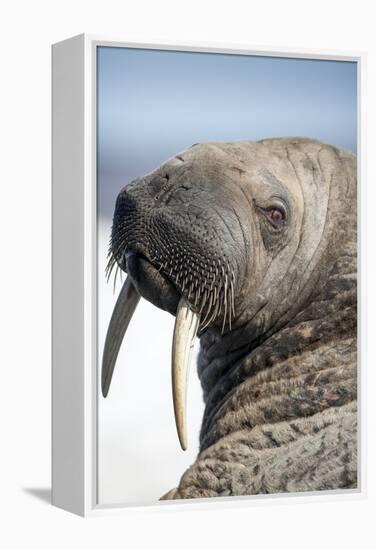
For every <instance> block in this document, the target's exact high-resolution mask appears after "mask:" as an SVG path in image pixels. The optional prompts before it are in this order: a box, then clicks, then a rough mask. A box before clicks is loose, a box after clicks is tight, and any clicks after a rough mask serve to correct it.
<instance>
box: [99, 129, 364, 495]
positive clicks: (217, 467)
mask: <svg viewBox="0 0 376 550" xmlns="http://www.w3.org/2000/svg"><path fill="white" fill-rule="evenodd" d="M356 186H357V183H356V158H355V156H354V155H352V154H351V153H350V152H347V151H344V150H341V149H339V148H336V147H334V146H332V145H327V144H324V143H321V142H319V141H316V140H313V139H305V138H275V139H263V140H261V141H256V142H251V141H244V142H243V141H242V142H230V143H225V142H208V143H201V144H196V145H194V146H192V147H191V148H190V149H188V150H186V151H184V152H183V153H179V154H178V155H176V156H175V157H174V158H171V159H169V160H167V161H166V162H165V163H163V164H162V165H161V166H160V167H159V168H157V169H156V170H155V171H153V172H152V173H149V174H147V175H145V176H144V177H140V178H138V179H136V180H134V181H132V182H131V183H129V184H128V185H126V186H125V187H124V188H123V189H122V190H121V192H120V193H119V195H118V197H117V201H116V206H115V211H114V217H113V226H112V232H111V241H110V251H109V263H108V275H111V271H112V270H113V269H114V267H115V266H116V267H117V269H121V270H122V271H124V272H126V273H127V275H128V276H127V279H126V281H125V283H124V286H123V288H122V290H121V292H120V295H119V298H118V301H117V303H116V306H115V308H114V312H113V315H112V318H111V321H110V325H109V329H108V333H107V337H106V343H105V348H104V353H103V365H102V392H103V395H104V396H106V395H107V393H108V390H109V386H110V382H111V377H112V373H113V369H114V366H115V362H116V357H117V353H118V351H119V348H120V345H121V342H122V339H123V336H124V333H125V331H126V328H127V326H128V323H129V322H130V319H131V317H132V314H133V312H134V310H135V308H136V306H137V303H138V301H139V299H140V296H142V297H144V298H145V299H146V300H149V301H150V302H152V303H153V304H154V305H155V306H157V307H159V308H161V309H163V310H165V311H168V312H169V313H171V314H172V315H174V316H176V321H175V329H174V335H173V346H172V386H173V401H174V411H175V420H176V426H177V432H178V436H179V440H180V444H181V447H182V448H183V449H185V448H186V446H187V428H186V420H185V394H186V376H187V369H188V367H189V362H190V351H191V348H192V345H193V342H194V339H195V337H196V336H198V337H199V339H200V352H199V357H198V365H197V367H198V375H199V378H200V381H201V385H202V390H203V397H204V402H205V411H204V417H203V421H202V427H201V432H200V450H199V454H198V456H197V459H196V461H195V462H194V464H193V465H192V466H191V467H190V468H189V469H188V470H187V471H186V472H185V473H183V475H182V477H181V479H180V482H179V483H178V485H177V487H176V488H175V489H173V490H171V491H169V492H168V493H167V494H166V495H164V496H162V497H161V498H163V499H187V498H203V497H219V496H230V495H250V494H259V493H280V492H298V491H317V490H331V489H349V488H355V487H357V405H356V395H357V350H356V347H357V339H356V331H357V313H356V310H357V283H356V269H357V268H356V262H357V257H356V254H357V244H356V243H357V240H356V228H357V223H356V222H357V212H356V210H357V201H356V195H357V193H356Z"/></svg>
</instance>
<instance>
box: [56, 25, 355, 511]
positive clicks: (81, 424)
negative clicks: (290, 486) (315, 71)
mask: <svg viewBox="0 0 376 550" xmlns="http://www.w3.org/2000/svg"><path fill="white" fill-rule="evenodd" d="M98 46H116V47H126V48H144V49H159V50H164V49H165V50H175V51H192V52H213V53H228V54H238V55H259V56H263V55H267V56H275V57H294V58H304V59H328V60H345V61H353V62H355V63H357V71H358V73H357V74H358V205H359V211H358V226H359V233H358V235H359V236H358V239H359V241H358V252H359V254H358V275H359V286H358V288H359V290H358V292H359V295H358V303H359V306H360V307H359V317H358V343H359V346H358V349H359V352H358V353H359V355H358V385H359V413H358V414H359V446H358V449H359V455H358V456H359V459H358V468H359V486H358V488H357V489H356V490H348V491H343V490H341V491H330V492H319V493H312V494H311V493H309V494H307V493H304V494H297V493H296V494H292V493H290V494H283V495H268V496H265V495H258V496H247V497H229V498H214V499H203V500H194V501H192V500H190V501H174V502H170V501H163V502H159V503H154V504H153V503H151V504H149V505H148V508H149V509H150V507H152V508H155V509H156V510H157V509H160V508H161V507H166V506H167V507H170V508H171V509H182V507H183V508H184V507H186V508H189V507H210V508H211V509H212V508H214V507H221V506H239V505H241V506H250V505H266V504H268V502H269V500H270V499H273V501H274V502H278V503H282V502H285V503H287V502H291V501H294V500H295V501H304V500H306V499H311V498H314V499H316V500H325V501H327V500H328V499H343V498H347V499H350V498H351V499H356V498H363V497H364V496H365V494H366V481H365V476H366V471H365V470H366V465H365V455H366V453H365V441H364V437H363V434H364V422H363V419H364V411H365V406H366V403H365V376H366V374H365V372H364V368H365V361H363V352H364V350H365V342H364V338H365V336H364V331H363V325H364V320H365V301H364V288H365V267H364V260H365V259H364V254H363V250H364V248H363V247H364V240H363V235H364V228H365V218H364V212H365V208H364V203H365V185H364V181H365V159H364V139H365V129H364V113H363V111H362V106H363V95H364V79H365V62H366V58H365V54H363V53H343V52H324V51H309V50H304V51H295V50H284V51H275V50H272V49H270V50H268V49H266V48H262V49H259V48H255V47H251V46H248V45H247V46H242V47H239V46H236V48H235V47H233V46H232V45H224V44H194V43H192V44H189V43H185V44H176V43H174V44H138V43H127V42H125V41H122V40H114V39H111V38H103V37H96V36H90V35H84V34H82V35H79V36H76V37H73V38H69V39H67V40H65V41H63V42H59V43H57V44H54V45H53V47H52V100H53V103H52V187H53V194H52V216H53V226H52V233H53V251H52V274H53V283H52V297H53V311H52V503H53V504H54V505H55V506H58V507H60V508H63V509H65V510H68V511H70V512H73V513H76V514H79V515H81V516H92V515H98V514H103V513H113V512H114V510H115V509H116V510H117V511H118V510H119V509H120V508H121V509H122V510H124V511H127V512H129V511H131V510H132V511H136V510H138V511H142V510H143V509H144V507H143V506H128V507H126V508H122V507H119V506H118V505H117V506H115V505H114V506H103V505H99V504H98V490H97V487H98V476H97V408H98V393H99V392H98V388H97V369H98V360H97V357H96V338H97V328H96V308H97V290H96V289H97V281H96V265H97V258H96V238H97V237H96V235H97V233H96V231H97V230H96V223H97V220H96V207H97V203H96V50H97V47H98Z"/></svg>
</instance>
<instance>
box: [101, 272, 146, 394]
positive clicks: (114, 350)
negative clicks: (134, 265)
mask: <svg viewBox="0 0 376 550" xmlns="http://www.w3.org/2000/svg"><path fill="white" fill-rule="evenodd" d="M139 300H140V294H139V293H138V291H137V290H136V288H135V286H134V285H133V283H132V281H131V279H130V278H129V277H127V279H126V280H125V282H124V284H123V287H122V289H121V291H120V294H119V296H118V299H117V302H116V304H115V307H114V311H113V312H112V316H111V320H110V324H109V326H108V329H107V335H106V340H105V344H104V351H103V358H102V394H103V397H106V396H107V394H108V390H109V388H110V384H111V379H112V375H113V372H114V368H115V363H116V358H117V356H118V353H119V349H120V346H121V343H122V341H123V338H124V334H125V333H126V330H127V328H128V325H129V322H130V320H131V319H132V316H133V313H134V312H135V309H136V307H137V304H138V302H139Z"/></svg>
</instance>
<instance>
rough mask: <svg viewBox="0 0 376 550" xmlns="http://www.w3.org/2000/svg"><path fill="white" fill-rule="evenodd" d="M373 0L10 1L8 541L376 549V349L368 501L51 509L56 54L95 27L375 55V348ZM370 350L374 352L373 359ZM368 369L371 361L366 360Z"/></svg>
mask: <svg viewBox="0 0 376 550" xmlns="http://www.w3.org/2000/svg"><path fill="white" fill-rule="evenodd" d="M372 4H373V2H370V1H369V2H367V1H358V2H356V3H351V4H350V3H345V2H344V1H343V0H332V1H331V2H328V1H327V0H315V2H314V3H312V2H301V0H297V1H293V0H285V2H280V1H278V0H275V1H264V2H257V3H256V2H251V1H250V0H247V1H244V2H242V1H240V0H233V1H232V2H223V3H221V2H220V1H219V0H217V1H209V0H208V1H206V2H204V1H203V0H190V2H184V3H179V2H177V1H176V0H175V1H173V0H158V1H155V2H152V1H150V2H147V1H146V0H138V2H126V1H124V0H123V1H122V2H118V1H114V0H107V1H106V2H99V1H96V0H92V1H91V2H89V1H88V0H87V1H79V0H74V1H73V0H65V1H64V2H57V1H50V2H44V1H42V0H34V2H26V1H22V2H17V1H16V0H14V1H13V2H12V3H10V2H7V3H4V4H3V6H2V10H1V22H0V25H1V29H0V30H1V33H0V36H1V40H2V48H1V50H0V52H1V53H0V55H1V64H0V67H1V73H0V75H1V87H0V93H1V101H0V121H1V130H2V131H1V136H0V139H1V149H0V150H1V164H0V167H1V172H0V173H1V216H0V224H1V225H0V235H1V258H2V270H1V274H2V284H1V299H0V304H1V312H2V315H1V323H2V327H1V335H2V338H1V343H2V345H1V369H2V371H1V372H2V392H1V399H0V408H1V411H0V412H1V420H2V423H1V426H2V430H1V440H0V441H1V454H0V457H1V459H0V461H1V465H2V466H1V469H0V476H1V478H0V481H1V484H0V487H1V493H2V498H1V516H0V518H1V525H2V527H1V530H0V543H1V546H2V547H4V548H10V549H13V548H16V549H18V548H22V549H23V548H38V549H40V550H42V549H44V548H56V549H60V548H64V549H65V548H67V547H70V548H80V547H83V546H85V548H111V549H114V548H124V547H125V546H128V547H129V548H148V547H152V548H164V549H168V548H176V547H179V548H182V549H184V548H192V547H195V548H205V547H209V546H210V547H213V546H216V548H229V547H231V548H236V547H240V546H241V545H247V547H249V546H252V547H256V546H262V547H263V548H275V547H278V548H285V547H286V548H289V549H295V548H296V549H298V548H299V549H301V548H302V547H304V548H305V550H309V549H315V550H317V548H320V549H326V548H332V547H340V548H342V549H353V548H354V547H359V548H362V549H371V548H374V543H375V535H374V518H375V504H376V485H375V481H376V474H375V468H374V464H375V463H376V448H375V436H374V434H375V433H376V429H375V428H376V425H375V412H376V406H375V399H374V396H373V391H374V388H375V387H376V376H375V369H374V355H375V354H374V352H373V351H372V348H371V346H369V350H368V369H367V370H368V372H367V386H368V387H369V388H370V390H369V413H368V422H367V424H368V426H367V430H368V433H369V444H368V447H369V456H368V464H369V471H368V478H369V490H368V493H369V496H368V498H367V499H366V500H362V501H358V502H348V501H346V500H344V501H342V502H320V503H317V502H310V503H304V504H303V503H301V504H291V503H289V501H288V500H287V499H286V503H285V504H283V505H276V504H273V503H269V504H268V505H267V506H265V505H260V506H252V507H251V508H234V509H226V508H223V509H221V510H220V511H218V510H216V511H214V510H210V509H209V510H207V511H200V512H197V511H189V512H185V513H181V512H174V513H171V512H168V511H167V510H165V509H164V510H163V511H160V512H157V513H155V512H154V513H153V512H148V513H145V512H142V513H133V514H132V515H127V516H125V515H120V516H119V515H115V516H113V517H103V518H98V519H95V520H86V521H85V520H82V519H80V518H77V517H74V516H72V515H69V514H68V513H66V512H63V511H61V510H58V509H54V508H52V507H50V506H49V505H48V504H47V503H46V499H47V498H48V489H49V477H50V458H49V453H50V397H49V395H50V267H49V266H50V159H49V155H50V49H49V46H50V44H51V43H52V42H56V41H58V40H61V39H63V38H66V37H68V36H71V35H74V34H78V33H80V32H82V31H85V32H89V33H90V32H91V33H96V34H104V35H106V34H107V35H108V34H109V35H111V36H118V37H119V38H123V39H128V40H138V41H145V42H147V41H149V42H150V41H153V40H154V41H159V42H163V41H166V40H171V41H173V40H176V41H183V40H196V41H200V40H202V41H208V40H211V41H217V42H218V41H222V42H224V43H233V44H236V43H238V44H242V43H243V44H244V43H246V44H250V45H254V46H262V45H267V46H272V47H274V48H276V49H278V48H280V49H283V48H284V47H296V48H325V49H327V48H329V49H343V50H364V51H367V50H368V51H369V63H368V65H369V68H368V74H369V76H368V97H369V101H368V103H367V113H366V119H367V123H368V139H369V141H368V147H367V150H368V161H369V167H368V180H369V185H368V199H367V208H368V212H369V230H368V231H369V241H370V246H369V249H368V252H367V264H368V266H369V269H370V274H369V277H368V278H369V282H370V284H369V288H368V295H367V299H366V300H365V305H366V306H367V309H368V314H369V315H368V316H369V321H368V323H369V325H368V330H369V335H370V336H369V340H370V341H371V342H370V343H373V340H372V336H373V334H374V328H375V327H374V321H375V319H374V310H375V307H374V306H375V292H374V287H373V285H372V286H371V283H372V280H373V279H374V276H375V273H374V263H375V252H374V251H375V247H374V246H372V244H374V243H373V241H374V238H373V235H374V234H375V229H376V228H375V215H374V212H373V210H374V204H375V199H376V197H375V186H374V185H373V182H374V181H375V179H376V170H375V160H374V151H375V150H376V126H375V121H376V112H375V111H376V109H375V106H376V102H375V100H374V98H375V97H376V44H375V38H374V16H373V14H372V9H371V6H372ZM363 355H364V356H365V355H366V353H364V354H363ZM364 366H366V365H364Z"/></svg>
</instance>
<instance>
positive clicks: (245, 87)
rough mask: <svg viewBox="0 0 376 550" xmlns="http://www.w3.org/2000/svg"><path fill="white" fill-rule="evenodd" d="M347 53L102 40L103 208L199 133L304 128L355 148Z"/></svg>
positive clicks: (226, 137)
mask: <svg viewBox="0 0 376 550" xmlns="http://www.w3.org/2000/svg"><path fill="white" fill-rule="evenodd" d="M356 73H357V67H356V63H353V62H348V61H326V60H325V61H321V60H320V61H318V60H306V59H293V58H276V57H274V58H273V57H264V56H263V57H261V56H243V55H230V54H208V53H191V52H175V51H162V50H146V49H130V48H119V47H115V48H112V47H100V48H98V72H97V74H98V77H97V78H98V80H97V98H98V105H97V120H98V132H97V134H98V206H99V215H100V216H103V217H105V218H108V217H111V216H112V212H113V208H114V203H115V199H116V195H117V193H118V192H119V190H120V189H121V187H123V185H125V184H126V183H127V182H128V181H130V180H132V179H134V178H135V177H138V176H141V175H143V174H144V173H147V172H149V171H151V170H153V169H154V168H155V167H157V166H158V165H159V164H160V163H161V162H163V161H164V160H166V159H167V158H169V157H171V156H173V155H175V154H176V153H177V152H179V151H182V150H184V149H186V148H187V147H190V146H191V145H192V144H193V143H198V142H203V141H212V140H215V141H217V140H220V141H222V140H223V141H237V140H257V139H262V138H266V137H278V136H305V137H310V138H316V139H320V140H322V141H324V142H327V143H331V144H333V145H337V146H339V147H344V148H346V149H350V150H352V151H353V152H354V153H356V136H357V126H356V125H357V96H356V93H357V92H356V90H357V77H356Z"/></svg>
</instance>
